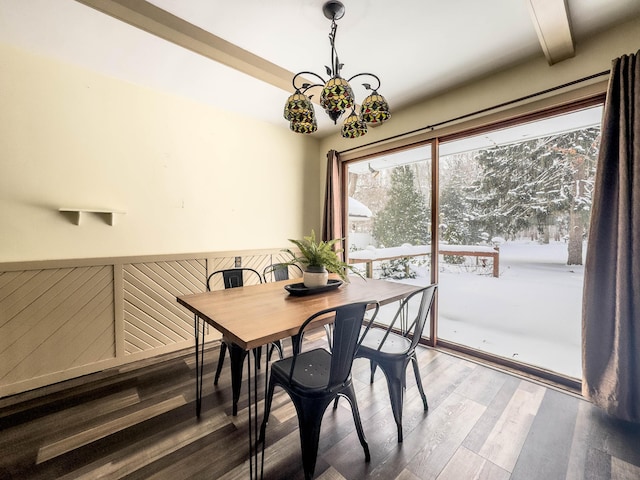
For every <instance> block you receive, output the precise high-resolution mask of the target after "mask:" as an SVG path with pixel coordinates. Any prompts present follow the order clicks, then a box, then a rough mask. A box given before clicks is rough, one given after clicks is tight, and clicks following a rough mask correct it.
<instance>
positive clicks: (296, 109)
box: [284, 1, 391, 138]
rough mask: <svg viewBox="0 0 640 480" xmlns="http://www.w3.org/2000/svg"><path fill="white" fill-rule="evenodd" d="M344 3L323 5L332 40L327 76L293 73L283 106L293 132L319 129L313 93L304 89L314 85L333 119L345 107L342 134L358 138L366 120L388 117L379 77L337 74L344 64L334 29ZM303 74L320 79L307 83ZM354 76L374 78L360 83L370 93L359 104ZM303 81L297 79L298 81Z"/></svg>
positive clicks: (307, 131)
mask: <svg viewBox="0 0 640 480" xmlns="http://www.w3.org/2000/svg"><path fill="white" fill-rule="evenodd" d="M344 10H345V9H344V5H343V4H342V3H341V2H339V1H328V2H326V3H325V4H324V6H323V7H322V11H323V13H324V16H325V17H327V18H328V19H329V20H331V32H330V33H329V42H330V44H331V67H328V66H325V68H326V72H327V75H328V76H329V77H330V78H329V80H325V79H324V78H323V77H322V76H320V75H318V74H317V73H314V72H307V71H304V72H299V73H296V74H295V75H294V77H293V80H292V83H293V88H294V90H295V92H294V93H293V94H292V95H291V96H290V97H289V98H288V99H287V102H286V104H285V107H284V118H285V119H287V120H289V122H290V128H291V130H293V131H294V132H296V133H313V132H315V131H316V130H318V123H317V121H316V114H315V110H314V106H313V103H311V98H312V97H313V95H307V93H308V92H309V91H310V90H312V89H315V88H320V89H322V90H321V91H320V106H321V107H322V108H323V109H324V111H325V112H326V113H327V115H328V116H329V118H331V120H333V123H337V122H338V119H339V118H340V117H341V116H342V115H343V114H344V113H345V112H346V111H348V110H350V113H349V115H348V116H347V118H346V119H345V121H344V123H343V124H342V136H343V137H345V138H357V137H360V136H362V135H364V134H366V133H367V124H369V125H376V124H382V123H384V122H385V121H387V120H388V119H389V118H390V117H391V112H390V111H389V104H388V103H387V101H386V100H385V98H384V97H383V96H382V95H380V94H379V93H378V89H379V88H380V79H379V78H378V77H377V76H376V75H374V74H373V73H357V74H355V75H353V76H352V77H350V78H349V79H347V80H345V79H344V78H342V77H341V76H340V71H341V70H342V67H343V66H344V64H342V63H340V60H339V59H338V52H337V51H336V45H335V41H336V32H337V30H338V24H337V23H336V21H337V20H340V19H341V18H342V17H343V16H344ZM302 75H311V76H313V77H315V78H317V79H318V80H319V83H308V82H306V81H304V79H303V77H302ZM356 77H369V78H370V79H371V80H372V81H375V86H374V87H372V86H371V83H363V84H362V86H363V87H364V88H365V89H366V90H368V91H370V92H371V93H370V94H369V96H367V97H366V98H365V99H364V101H363V102H362V104H361V105H360V106H359V108H358V106H357V105H356V102H355V96H354V94H353V90H352V88H351V85H350V84H349V82H351V80H353V79H354V78H356ZM301 81H302V82H303V83H300V82H301Z"/></svg>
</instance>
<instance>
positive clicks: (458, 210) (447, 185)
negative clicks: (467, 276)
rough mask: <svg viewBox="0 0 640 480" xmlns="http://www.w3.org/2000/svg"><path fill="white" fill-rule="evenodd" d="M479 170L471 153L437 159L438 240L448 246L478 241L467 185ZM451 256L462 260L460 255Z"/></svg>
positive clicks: (473, 179) (476, 225) (476, 226)
mask: <svg viewBox="0 0 640 480" xmlns="http://www.w3.org/2000/svg"><path fill="white" fill-rule="evenodd" d="M479 172H480V169H479V167H478V163H477V161H476V159H475V158H474V155H473V154H472V152H471V153H469V152H465V153H458V154H453V155H449V156H447V157H442V158H441V159H440V216H439V229H440V240H442V241H444V242H446V243H449V244H452V245H464V244H472V245H473V244H476V243H478V242H479V241H480V240H481V238H480V232H479V231H478V224H477V222H473V217H471V216H470V215H469V212H470V211H471V208H470V204H469V198H468V190H469V186H470V185H471V184H472V182H473V181H475V180H476V179H477V177H478V174H479ZM455 259H457V260H459V261H464V258H462V257H455ZM452 260H453V259H452Z"/></svg>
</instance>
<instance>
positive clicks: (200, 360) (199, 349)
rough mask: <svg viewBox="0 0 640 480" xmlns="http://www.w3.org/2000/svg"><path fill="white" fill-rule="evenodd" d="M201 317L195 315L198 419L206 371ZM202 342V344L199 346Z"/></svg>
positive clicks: (203, 326) (203, 327)
mask: <svg viewBox="0 0 640 480" xmlns="http://www.w3.org/2000/svg"><path fill="white" fill-rule="evenodd" d="M200 323H201V322H200V317H198V315H194V319H193V324H194V325H195V339H196V417H198V418H200V410H201V408H202V376H203V371H204V368H203V367H204V329H205V325H204V322H202V340H201V341H200ZM199 342H200V344H199Z"/></svg>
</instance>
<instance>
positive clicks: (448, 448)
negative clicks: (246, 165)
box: [0, 330, 640, 480]
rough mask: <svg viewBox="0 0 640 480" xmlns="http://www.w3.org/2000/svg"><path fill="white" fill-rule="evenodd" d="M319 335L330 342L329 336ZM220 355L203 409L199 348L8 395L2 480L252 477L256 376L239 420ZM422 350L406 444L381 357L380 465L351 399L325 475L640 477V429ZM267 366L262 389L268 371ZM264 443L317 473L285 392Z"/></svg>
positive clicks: (286, 464)
mask: <svg viewBox="0 0 640 480" xmlns="http://www.w3.org/2000/svg"><path fill="white" fill-rule="evenodd" d="M307 341H309V344H310V346H311V347H313V346H317V345H323V344H325V343H326V340H325V337H324V332H323V331H322V330H320V331H319V332H317V334H316V335H314V336H313V338H312V337H311V336H310V337H306V338H305V344H306V342H307ZM285 348H286V349H288V351H290V347H288V346H286V345H285ZM218 352H219V350H218V344H217V343H215V342H214V343H212V344H210V345H208V346H207V350H206V354H205V377H204V384H203V386H204V397H203V410H202V415H201V417H200V419H197V418H196V417H195V366H194V362H193V350H192V349H189V350H185V351H184V352H181V353H172V354H170V355H165V356H161V357H158V358H155V359H145V360H142V361H140V362H137V363H136V364H135V365H128V366H125V367H121V368H114V369H110V370H108V371H104V372H100V373H98V374H92V375H87V376H86V377H83V378H82V379H74V380H71V381H68V382H61V383H60V384H58V385H55V386H50V387H45V388H42V389H38V390H34V391H32V392H25V393H24V394H20V395H17V396H14V397H11V398H3V399H0V429H1V431H0V480H13V479H29V480H49V479H53V478H56V479H62V480H71V479H77V478H86V479H88V478H102V479H114V480H116V479H118V480H120V479H122V480H148V479H154V480H165V479H171V480H182V479H185V480H187V479H188V480H194V479H195V480H199V479H203V480H205V479H206V480H209V479H224V480H231V479H245V478H248V476H249V462H248V457H249V451H248V450H249V445H248V432H247V429H248V408H247V399H246V383H245V384H244V385H243V390H242V394H241V401H240V404H239V407H240V408H239V414H238V416H236V417H233V416H232V415H231V381H230V369H229V368H228V367H227V366H225V368H223V374H222V376H221V378H220V382H219V384H218V385H217V386H214V385H213V375H214V371H215V366H216V363H217V358H218ZM418 358H419V362H420V368H421V376H422V380H423V385H424V388H425V391H426V394H427V397H428V399H429V405H430V409H429V411H428V412H424V411H423V408H422V401H421V399H420V396H419V394H418V391H417V388H416V385H415V380H414V379H413V376H412V372H411V370H409V372H408V375H409V378H407V391H406V396H405V404H404V409H403V427H404V442H403V443H401V444H399V443H398V442H397V435H396V426H395V422H394V421H393V416H392V414H391V406H390V402H389V394H388V392H387V386H386V382H385V381H384V378H383V376H382V374H381V373H378V374H377V375H376V379H375V382H374V383H373V384H369V365H368V363H367V362H366V361H364V360H357V361H356V362H354V368H353V377H354V388H355V390H356V396H357V398H358V404H359V407H360V413H361V416H362V419H363V426H364V430H365V435H366V437H367V440H368V442H369V448H370V450H371V461H370V462H369V463H367V462H365V461H364V454H363V451H362V447H361V445H360V443H359V441H358V437H357V435H356V433H355V428H354V425H353V418H352V415H351V410H350V407H349V404H348V402H346V401H344V400H343V401H341V402H340V403H339V406H338V409H337V410H333V409H332V408H331V407H330V408H328V409H327V411H326V412H325V417H324V419H323V424H322V431H321V436H320V446H319V449H318V459H317V467H316V474H317V475H316V478H322V479H325V480H334V479H335V480H346V479H348V480H352V479H380V480H390V479H396V480H398V479H399V480H416V479H420V480H424V479H430V478H433V479H437V480H451V479H456V480H458V479H459V480H470V479H476V480H507V479H509V480H519V479H520V480H522V479H526V480H554V479H556V478H558V479H565V478H566V480H613V479H616V480H617V479H622V480H631V479H633V480H638V479H639V478H640V448H638V445H640V425H638V424H630V423H628V422H622V421H620V420H616V419H614V418H612V417H610V416H608V415H607V414H606V413H604V412H603V411H602V410H600V409H598V408H597V407H595V406H593V405H591V404H589V403H588V402H586V401H585V400H583V399H581V398H579V397H577V396H575V395H567V394H565V393H564V392H561V391H558V390H554V389H549V388H546V387H544V386H543V385H540V384H537V383H533V382H530V381H527V380H523V379H522V378H518V377H515V376H512V375H510V374H508V373H505V372H501V371H498V370H495V369H492V368H487V367H484V366H482V365H480V364H478V363H475V362H469V361H467V360H465V359H462V358H459V357H454V356H451V355H448V354H446V353H443V352H439V351H437V350H433V349H426V348H425V349H423V348H422V347H421V348H420V350H419V355H418ZM263 365H264V363H263ZM258 373H259V375H258V385H259V387H258V394H259V396H262V395H264V378H265V377H264V368H263V369H262V370H260V371H259V372H258ZM244 375H246V371H245V372H244ZM245 380H246V379H245ZM263 404H264V403H263V402H260V406H259V417H261V415H262V408H263ZM265 453H266V456H265V476H264V478H265V479H268V480H279V479H283V480H303V479H304V474H303V472H302V460H301V452H300V439H299V428H298V419H297V415H296V412H295V408H294V407H293V405H292V403H291V401H290V400H289V399H288V397H287V395H286V394H285V393H283V392H282V391H280V392H277V393H276V395H275V397H274V403H273V410H272V414H271V417H270V421H269V425H268V427H267V437H266V452H265ZM38 454H39V455H40V456H39V457H38ZM509 469H511V470H509Z"/></svg>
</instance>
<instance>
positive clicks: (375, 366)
mask: <svg viewBox="0 0 640 480" xmlns="http://www.w3.org/2000/svg"><path fill="white" fill-rule="evenodd" d="M369 364H370V365H371V378H369V383H373V377H374V376H375V374H376V368H377V367H378V364H377V363H376V362H374V361H373V360H369Z"/></svg>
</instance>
